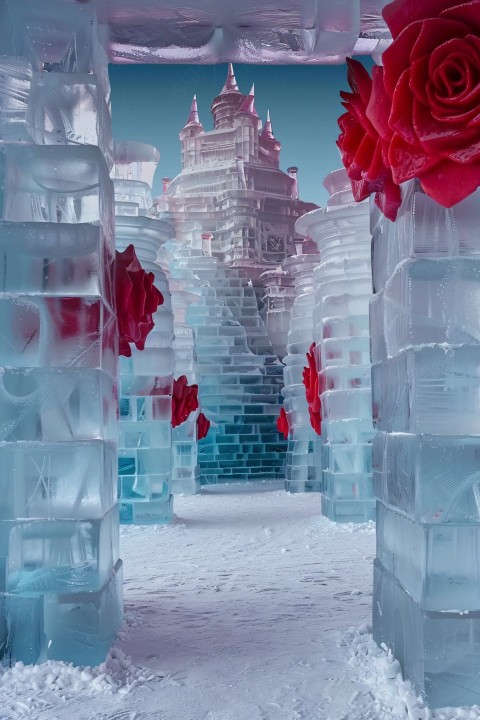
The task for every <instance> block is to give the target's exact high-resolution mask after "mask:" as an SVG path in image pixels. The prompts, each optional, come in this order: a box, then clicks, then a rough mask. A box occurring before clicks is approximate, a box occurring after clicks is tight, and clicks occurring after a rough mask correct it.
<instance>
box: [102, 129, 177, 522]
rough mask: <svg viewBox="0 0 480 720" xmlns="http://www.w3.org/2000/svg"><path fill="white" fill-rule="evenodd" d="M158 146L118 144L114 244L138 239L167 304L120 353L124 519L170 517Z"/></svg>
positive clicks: (167, 317) (169, 365) (167, 332)
mask: <svg viewBox="0 0 480 720" xmlns="http://www.w3.org/2000/svg"><path fill="white" fill-rule="evenodd" d="M159 157H160V156H159V153H158V151H157V150H156V148H154V147H152V146H151V145H145V144H143V143H137V142H133V141H128V142H121V143H114V160H115V165H114V167H113V170H112V177H113V185H114V189H115V212H116V217H115V244H116V247H117V250H119V251H120V252H122V251H123V250H125V249H126V248H127V247H128V246H129V245H130V244H133V246H134V247H135V251H136V254H137V257H138V259H139V260H140V263H141V265H142V267H143V269H144V270H145V272H153V274H154V276H155V286H156V287H157V288H158V289H159V290H160V292H161V293H162V295H163V304H162V305H160V306H159V307H158V309H157V311H156V313H155V314H154V316H153V319H154V322H155V327H154V328H153V330H152V331H151V332H150V333H149V335H148V336H147V339H146V342H145V348H144V349H143V350H137V349H136V348H135V347H132V355H131V357H121V358H120V398H119V407H120V437H119V448H118V484H119V499H120V520H121V522H122V523H135V524H148V523H156V524H160V523H166V522H170V520H171V519H172V513H173V504H172V494H171V473H172V450H171V402H172V382H173V364H174V356H173V349H172V343H173V315H172V306H171V298H170V291H169V288H168V282H167V279H166V277H165V273H164V272H163V271H162V270H161V269H160V267H159V266H158V265H157V264H156V262H155V261H156V257H157V251H158V248H159V247H160V246H161V245H162V243H164V242H166V241H167V240H168V239H169V238H170V237H171V235H172V232H173V230H172V228H171V226H170V225H168V223H166V222H162V221H160V220H156V219H153V218H152V217H148V213H149V211H150V209H151V207H152V205H153V201H152V195H151V191H150V183H151V182H152V179H153V174H154V172H155V167H156V165H157V163H158V160H159Z"/></svg>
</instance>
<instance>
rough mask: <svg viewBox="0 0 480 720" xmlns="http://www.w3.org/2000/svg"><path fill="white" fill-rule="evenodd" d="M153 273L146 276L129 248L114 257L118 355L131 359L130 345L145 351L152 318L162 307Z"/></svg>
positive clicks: (151, 327) (151, 326) (161, 297)
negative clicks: (132, 344)
mask: <svg viewBox="0 0 480 720" xmlns="http://www.w3.org/2000/svg"><path fill="white" fill-rule="evenodd" d="M154 280H155V277H154V275H153V273H151V272H149V273H146V272H145V270H144V269H143V268H142V266H141V265H140V262H139V260H138V258H137V256H136V253H135V248H134V246H133V245H129V246H128V247H127V248H126V250H124V251H123V252H121V253H120V252H118V251H117V252H116V253H115V303H116V307H117V320H118V335H119V353H120V355H125V356H126V357H130V355H131V354H132V351H131V349H130V343H135V346H136V348H137V349H138V350H143V349H144V347H145V340H146V338H147V335H148V333H149V332H150V331H151V330H153V328H154V327H155V323H154V322H153V317H152V316H153V314H154V313H155V312H156V310H157V308H158V306H159V305H161V304H162V303H163V295H162V293H161V292H160V290H158V289H157V288H156V287H155V285H154V284H153V282H154Z"/></svg>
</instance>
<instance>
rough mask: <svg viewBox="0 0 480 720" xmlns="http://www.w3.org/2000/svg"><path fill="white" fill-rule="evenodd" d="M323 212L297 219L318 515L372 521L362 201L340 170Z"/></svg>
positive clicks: (368, 290)
mask: <svg viewBox="0 0 480 720" xmlns="http://www.w3.org/2000/svg"><path fill="white" fill-rule="evenodd" d="M324 184H325V186H326V188H327V189H328V191H329V192H330V194H331V197H330V198H329V200H328V202H327V206H326V207H325V208H322V209H320V210H313V211H312V212H310V213H307V215H305V216H304V217H303V218H302V223H303V226H304V227H305V231H306V232H308V234H309V235H310V236H311V237H312V238H313V239H314V240H315V241H316V243H317V246H318V250H319V252H320V264H319V266H318V267H317V268H316V270H315V274H314V279H315V286H316V304H315V312H314V329H313V333H314V340H315V342H316V357H317V367H318V368H319V392H320V398H321V404H322V418H323V419H322V437H323V441H324V446H323V467H324V473H323V490H322V513H323V514H324V515H327V516H328V517H329V518H330V519H331V520H336V521H348V522H362V521H365V520H369V519H372V518H373V517H374V512H375V501H374V494H373V482H372V438H373V434H374V431H373V426H372V399H371V387H370V374H371V367H370V347H369V345H370V337H369V326H368V305H369V300H370V297H371V294H372V280H371V261H370V245H371V236H370V230H369V208H368V203H360V204H357V203H355V202H354V201H353V196H352V192H351V188H350V181H349V180H348V177H347V174H346V172H345V170H335V171H334V172H332V173H330V174H329V175H327V177H326V179H325V183H324Z"/></svg>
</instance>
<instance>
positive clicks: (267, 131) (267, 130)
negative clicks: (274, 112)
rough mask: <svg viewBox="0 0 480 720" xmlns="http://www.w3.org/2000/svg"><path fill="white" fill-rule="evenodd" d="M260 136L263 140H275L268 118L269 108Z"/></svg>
mask: <svg viewBox="0 0 480 720" xmlns="http://www.w3.org/2000/svg"><path fill="white" fill-rule="evenodd" d="M260 137H262V138H263V139H264V140H275V136H274V134H273V131H272V122H271V120H270V110H267V119H266V121H265V125H264V126H263V130H262V132H261V135H260Z"/></svg>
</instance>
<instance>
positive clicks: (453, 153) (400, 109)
mask: <svg viewBox="0 0 480 720" xmlns="http://www.w3.org/2000/svg"><path fill="white" fill-rule="evenodd" d="M383 16H384V18H385V21H386V22H387V24H388V26H389V28H390V30H391V32H392V36H393V43H392V44H391V46H390V47H389V48H388V49H387V50H386V51H385V52H384V53H383V58H382V59H383V76H384V88H383V90H382V89H380V90H379V97H380V96H381V95H382V92H383V97H381V101H379V102H378V104H377V106H375V105H373V107H371V108H370V113H369V115H370V117H371V119H372V122H373V124H374V125H375V127H379V126H383V127H384V126H385V122H386V120H385V116H386V113H385V108H387V107H390V112H389V116H388V125H389V127H390V130H392V131H393V135H392V138H391V142H390V148H389V152H388V160H389V163H390V165H391V168H392V174H393V179H394V180H395V182H397V183H402V182H405V181H406V180H410V179H412V178H415V177H416V178H419V180H420V184H421V186H422V188H423V190H424V191H425V192H426V193H427V194H428V195H429V196H430V197H432V198H433V199H434V200H436V201H437V202H438V203H440V204H441V205H443V206H444V207H451V206H452V205H455V203H458V202H460V201H461V200H463V199H464V198H465V197H467V196H468V195H470V194H471V193H472V192H474V191H475V190H476V189H477V187H478V186H479V185H480V0H470V2H462V0H395V2H393V3H391V4H390V5H387V7H385V8H384V10H383ZM385 132H386V131H385Z"/></svg>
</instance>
